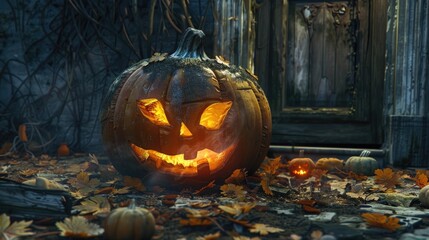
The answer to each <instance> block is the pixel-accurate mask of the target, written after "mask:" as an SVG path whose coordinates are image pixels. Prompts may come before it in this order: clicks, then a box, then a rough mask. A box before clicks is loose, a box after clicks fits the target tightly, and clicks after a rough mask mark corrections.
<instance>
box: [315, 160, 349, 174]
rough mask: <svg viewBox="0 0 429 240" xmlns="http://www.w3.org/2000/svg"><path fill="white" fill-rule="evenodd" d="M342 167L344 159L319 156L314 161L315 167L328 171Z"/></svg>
mask: <svg viewBox="0 0 429 240" xmlns="http://www.w3.org/2000/svg"><path fill="white" fill-rule="evenodd" d="M343 167H344V161H343V160H340V159H338V158H320V159H319V160H317V162H316V168H318V169H322V170H327V171H329V172H332V171H336V170H341V169H343Z"/></svg>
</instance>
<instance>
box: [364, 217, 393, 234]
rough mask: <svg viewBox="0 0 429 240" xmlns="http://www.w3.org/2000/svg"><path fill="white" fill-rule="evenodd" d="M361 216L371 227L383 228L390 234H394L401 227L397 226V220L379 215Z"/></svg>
mask: <svg viewBox="0 0 429 240" xmlns="http://www.w3.org/2000/svg"><path fill="white" fill-rule="evenodd" d="M361 216H362V217H363V219H364V220H365V222H366V223H367V224H368V225H369V226H371V227H378V228H384V229H387V230H389V231H391V232H394V231H396V230H397V229H398V228H399V227H401V225H400V224H399V218H395V217H387V216H385V215H383V214H380V213H363V214H362V215H361Z"/></svg>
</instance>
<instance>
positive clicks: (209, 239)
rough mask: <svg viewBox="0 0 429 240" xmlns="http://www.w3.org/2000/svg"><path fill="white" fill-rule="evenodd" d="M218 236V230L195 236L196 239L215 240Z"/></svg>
mask: <svg viewBox="0 0 429 240" xmlns="http://www.w3.org/2000/svg"><path fill="white" fill-rule="evenodd" d="M220 236H221V234H220V232H216V233H213V234H207V235H204V236H202V237H197V240H216V239H218V238H220Z"/></svg>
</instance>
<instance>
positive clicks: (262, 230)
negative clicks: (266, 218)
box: [250, 223, 284, 235]
mask: <svg viewBox="0 0 429 240" xmlns="http://www.w3.org/2000/svg"><path fill="white" fill-rule="evenodd" d="M283 231H284V230H283V229H281V228H276V227H270V226H268V225H266V224H262V223H256V224H254V225H253V227H252V228H251V229H250V232H252V233H259V234H260V235H268V234H269V233H277V232H283Z"/></svg>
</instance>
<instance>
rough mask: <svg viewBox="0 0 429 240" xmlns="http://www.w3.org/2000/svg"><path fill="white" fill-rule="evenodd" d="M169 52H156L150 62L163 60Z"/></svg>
mask: <svg viewBox="0 0 429 240" xmlns="http://www.w3.org/2000/svg"><path fill="white" fill-rule="evenodd" d="M167 55H168V53H159V52H156V53H154V54H153V55H152V57H150V59H149V62H161V61H163V60H164V59H165V58H166V57H167Z"/></svg>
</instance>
